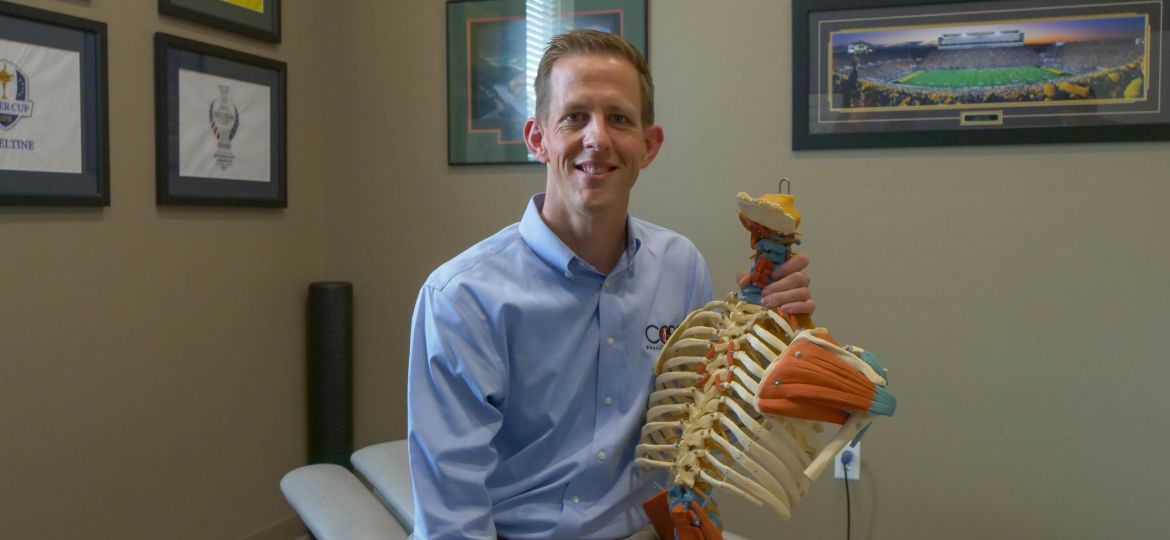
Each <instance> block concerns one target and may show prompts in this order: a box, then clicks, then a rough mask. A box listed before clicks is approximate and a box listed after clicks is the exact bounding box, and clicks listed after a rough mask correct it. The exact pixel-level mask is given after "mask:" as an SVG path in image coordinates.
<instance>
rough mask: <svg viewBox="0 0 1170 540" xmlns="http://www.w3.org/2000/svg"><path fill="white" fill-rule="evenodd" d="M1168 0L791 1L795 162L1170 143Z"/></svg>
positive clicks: (793, 144) (793, 143)
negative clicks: (973, 149) (861, 151)
mask: <svg viewBox="0 0 1170 540" xmlns="http://www.w3.org/2000/svg"><path fill="white" fill-rule="evenodd" d="M1167 1H1168V0H1120V1H1112V0H1108V1H1101V2H1097V1H1093V2H1089V1H1086V0H994V1H988V0H984V1H969V0H968V1H956V0H793V5H792V16H793V59H792V65H793V77H792V79H793V108H792V118H793V138H792V146H793V149H794V150H804V149H832V148H864V147H895V146H933V145H968V144H1021V143H1059V142H1102V141H1138V140H1167V139H1170V102H1166V101H1164V100H1166V99H1167V95H1166V94H1165V93H1164V92H1162V90H1163V89H1162V84H1163V81H1164V78H1165V75H1164V71H1165V70H1166V67H1167V65H1166V64H1167V60H1166V54H1167V52H1168V51H1166V43H1165V42H1166V38H1167V34H1166V28H1167V24H1168V19H1167V17H1168V13H1167V10H1166V8H1167V6H1166V2H1167Z"/></svg>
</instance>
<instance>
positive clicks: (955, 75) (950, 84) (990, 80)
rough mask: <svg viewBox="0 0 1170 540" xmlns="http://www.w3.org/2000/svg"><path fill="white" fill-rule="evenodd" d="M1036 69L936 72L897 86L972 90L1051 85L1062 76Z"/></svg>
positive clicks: (906, 79)
mask: <svg viewBox="0 0 1170 540" xmlns="http://www.w3.org/2000/svg"><path fill="white" fill-rule="evenodd" d="M1063 75H1064V73H1057V72H1054V71H1049V70H1046V69H1043V68H1039V67H1035V66H1019V67H1004V68H987V69H935V70H931V71H922V72H918V73H914V74H911V75H908V76H905V77H902V78H901V79H898V81H897V82H898V83H900V84H905V85H910V86H925V87H930V88H970V87H975V86H1002V85H1007V84H1026V83H1034V82H1041V81H1048V80H1052V79H1055V78H1057V77H1061V76H1063Z"/></svg>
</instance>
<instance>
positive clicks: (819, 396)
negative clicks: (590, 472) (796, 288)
mask: <svg viewBox="0 0 1170 540" xmlns="http://www.w3.org/2000/svg"><path fill="white" fill-rule="evenodd" d="M737 203H738V207H739V219H740V222H741V223H743V225H744V227H745V228H747V229H748V231H750V232H751V244H752V247H753V248H754V249H755V254H754V255H753V258H754V259H755V262H754V264H753V268H752V276H751V283H750V284H749V285H748V286H747V287H745V288H744V289H743V290H742V291H741V292H742V297H739V296H737V295H736V294H735V293H731V294H729V295H728V296H727V298H725V299H723V300H717V301H714V302H711V303H709V304H707V305H706V306H704V307H703V308H701V309H698V310H696V311H694V312H692V313H691V314H690V315H688V316H687V318H686V319H685V320H684V321H683V322H682V324H681V325H679V327H678V328H677V329H676V330H675V332H674V333H673V334H672V335H671V336H670V339H669V340H667V342H666V344H665V345H664V346H663V348H662V352H661V353H660V354H659V356H658V360H657V361H656V362H655V366H654V374H655V377H656V379H655V383H654V392H653V393H651V394H650V399H649V404H648V406H647V407H648V408H647V411H646V424H645V426H643V428H642V440H641V444H639V445H638V447H637V458H636V462H637V463H638V464H639V465H642V466H644V467H656V468H663V469H667V470H668V471H669V475H670V486H669V487H668V488H667V489H664V490H663V491H662V492H660V493H659V494H658V495H656V496H655V497H654V498H652V499H650V500H648V501H646V503H645V504H644V505H643V506H644V507H645V509H646V513H647V514H648V515H649V516H650V518H651V521H652V522H653V523H654V527H655V529H656V531H657V533H658V536H659V537H660V538H664V539H673V538H676V537H677V538H678V539H679V540H687V539H695V540H699V539H706V540H710V539H713V538H722V535H721V532H720V531H721V530H722V524H721V522H720V520H719V511H718V507H717V506H716V504H715V502H714V501H713V500H712V498H711V495H712V492H713V491H714V490H715V489H716V488H719V489H723V490H726V491H728V492H730V493H734V494H736V495H738V496H740V497H743V498H745V499H747V500H749V501H752V502H754V503H756V504H760V505H765V506H767V507H769V508H771V509H772V510H774V511H775V512H776V513H777V514H780V516H781V517H782V518H784V519H788V518H789V517H791V515H792V507H793V506H795V505H796V503H797V502H798V501H799V500H800V498H801V497H802V496H804V494H805V493H807V492H808V489H809V485H810V484H811V483H812V482H813V481H815V480H816V479H817V478H818V477H819V476H820V475H821V473H822V472H823V471H824V470H825V468H826V467H827V466H828V465H830V464H831V463H832V461H833V457H834V456H836V455H837V453H838V452H840V451H841V450H842V449H843V448H844V447H845V445H847V444H850V443H851V441H856V440H857V439H860V437H861V435H862V434H863V433H864V430H865V429H867V427H868V426H869V424H870V423H871V422H872V421H873V420H874V419H875V418H876V417H877V416H890V415H892V414H893V413H894V408H895V405H896V402H895V400H894V396H893V395H891V394H890V393H889V392H888V391H887V390H886V389H885V386H886V369H885V368H884V367H882V366H881V364H879V363H878V362H877V360H876V359H875V358H874V357H873V356H872V355H871V354H869V353H868V352H865V351H863V350H862V349H861V348H859V347H854V346H851V345H841V344H840V343H838V342H837V340H835V339H834V338H833V337H832V336H831V335H830V334H829V332H828V331H827V330H825V329H824V328H816V327H815V326H813V324H812V320H811V319H810V318H809V317H808V316H807V315H802V316H792V315H786V314H784V313H782V312H780V311H779V309H768V308H765V307H763V306H761V305H760V304H759V302H760V292H761V290H762V289H763V288H764V287H765V286H766V285H767V284H768V283H769V280H770V279H771V272H772V268H773V266H775V265H778V264H781V263H783V262H784V261H785V260H787V259H788V258H790V257H791V256H792V246H793V245H795V244H798V243H799V240H798V236H799V235H798V234H797V227H799V225H800V214H799V213H798V212H797V211H796V209H795V208H794V207H793V198H792V196H791V195H788V194H781V193H773V194H767V195H764V196H762V197H760V198H754V197H751V196H750V195H748V194H746V193H740V194H739V195H738V196H737ZM826 422H827V423H833V424H839V425H841V427H840V429H839V430H838V432H837V434H836V435H835V436H834V437H833V438H832V439H831V440H830V441H829V442H828V443H822V438H821V436H820V433H821V432H822V430H823V427H822V426H823V423H826ZM676 535H677V536H676Z"/></svg>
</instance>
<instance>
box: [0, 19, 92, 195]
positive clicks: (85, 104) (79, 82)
mask: <svg viewBox="0 0 1170 540" xmlns="http://www.w3.org/2000/svg"><path fill="white" fill-rule="evenodd" d="M106 54H107V47H106V24H105V23H102V22H97V21H91V20H88V19H81V18H77V17H71V16H68V15H62V14H60V13H56V12H52V11H44V10H40V9H35V8H30V7H27V6H21V5H17V4H11V3H8V2H0V204H3V205H32V206H109V204H110V143H109V140H110V137H109V104H108V103H109V101H108V100H109V94H108V91H107V90H108V86H107V84H108V82H107V73H108V72H107V67H106V66H107V63H106V60H107V57H106Z"/></svg>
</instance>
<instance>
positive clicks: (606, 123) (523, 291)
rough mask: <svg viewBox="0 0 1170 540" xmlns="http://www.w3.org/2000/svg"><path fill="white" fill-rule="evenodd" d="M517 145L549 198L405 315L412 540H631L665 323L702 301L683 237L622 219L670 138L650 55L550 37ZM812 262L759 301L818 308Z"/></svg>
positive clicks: (448, 270) (533, 204)
mask: <svg viewBox="0 0 1170 540" xmlns="http://www.w3.org/2000/svg"><path fill="white" fill-rule="evenodd" d="M524 137H525V141H526V143H527V145H528V149H529V151H530V152H531V153H532V154H533V155H534V156H536V158H537V160H539V161H540V162H541V163H543V164H545V166H546V181H545V192H544V193H541V194H537V195H535V196H534V197H532V199H531V200H529V202H528V206H527V209H526V210H525V212H524V215H523V217H522V218H521V220H520V222H519V223H516V224H513V225H510V226H508V227H506V228H504V229H503V230H501V231H500V232H498V233H496V234H494V235H492V236H491V237H489V238H487V239H485V240H483V241H481V242H480V243H478V244H476V245H474V246H472V247H471V248H469V249H468V250H467V251H465V252H463V253H462V254H460V255H458V256H457V257H455V258H454V259H452V260H450V261H448V262H447V263H445V264H443V265H442V266H440V267H439V268H438V269H436V270H435V271H434V273H432V274H431V276H430V277H429V278H428V279H427V281H426V283H425V284H424V285H423V287H422V290H421V291H420V292H419V298H418V302H417V304H416V305H415V313H414V321H413V325H414V326H413V329H412V332H411V348H410V375H409V386H408V390H407V401H408V409H409V413H408V415H409V428H408V429H409V434H408V439H409V448H410V469H411V478H412V481H413V489H414V501H415V537H416V538H425V539H432V538H484V539H494V538H497V537H505V538H541V539H545V538H624V537H627V536H629V535H631V534H634V533H636V532H638V531H639V530H643V529H645V527H646V524H647V520H646V518H645V516H644V515H643V513H642V509H641V502H642V501H643V500H644V499H646V498H648V497H650V496H651V495H653V493H654V492H655V491H656V486H655V483H656V482H657V483H662V482H663V481H664V480H665V477H664V476H658V475H659V474H660V473H659V472H651V471H642V470H639V469H638V468H637V467H635V466H634V464H633V461H634V446H635V445H636V444H637V442H638V438H639V431H640V428H641V426H642V422H643V415H644V413H645V406H646V400H647V397H648V395H649V392H650V389H651V385H652V373H651V368H652V365H653V360H654V358H655V357H656V356H657V354H658V350H659V348H660V347H661V341H662V338H664V337H665V333H664V332H663V331H661V330H660V329H661V328H663V327H667V328H671V327H673V326H674V325H677V324H678V323H679V322H680V321H682V319H683V318H684V317H685V316H686V314H687V313H689V312H690V311H692V310H694V309H696V308H698V307H701V306H702V305H703V304H705V303H706V302H708V301H709V300H711V299H712V296H713V294H712V288H711V279H710V276H709V274H708V271H707V266H706V263H705V262H704V261H703V258H702V256H701V255H700V254H699V252H698V251H697V250H696V249H695V247H694V245H693V244H692V243H691V242H690V241H689V240H687V239H686V238H684V237H682V236H680V235H678V234H676V233H674V232H671V231H669V230H667V229H664V228H662V227H658V226H656V225H653V224H650V223H647V222H645V221H642V220H639V219H637V218H634V217H631V216H629V215H628V213H627V211H628V208H629V200H630V193H631V191H632V189H633V187H634V184H635V183H636V181H637V179H638V174H639V172H640V171H641V170H642V169H643V168H645V167H646V166H648V165H650V163H651V162H652V161H654V158H655V156H657V155H658V150H659V149H660V148H661V146H662V143H663V131H662V127H660V126H658V125H656V124H654V85H653V82H652V80H651V78H650V73H649V70H648V69H647V67H646V62H645V60H644V59H643V58H642V56H641V55H640V54H639V53H638V51H637V50H636V49H634V47H633V46H632V45H630V44H629V43H628V42H626V41H625V40H623V39H622V38H620V37H617V36H614V35H612V34H606V33H602V32H596V31H592V30H578V31H573V32H569V33H567V34H563V35H560V36H557V37H556V38H554V39H553V40H552V41H551V42H550V43H549V46H548V48H547V49H546V50H545V54H544V57H543V58H542V59H541V62H540V67H539V71H538V73H537V79H536V116H535V117H534V118H530V119H529V120H528V121H527V123H526V124H525V126H524ZM807 263H808V260H807V258H805V257H803V256H799V257H796V258H793V259H792V260H790V261H788V262H786V263H785V264H784V265H780V266H778V267H777V269H776V270H775V271H774V273H773V274H774V276H776V277H782V278H783V279H779V280H778V281H776V282H775V283H773V284H772V285H769V287H768V288H766V289H765V290H764V295H763V296H764V303H765V305H769V306H781V309H783V310H785V311H788V312H790V313H809V312H811V311H812V310H813V309H814V307H815V304H814V303H813V301H812V300H811V299H810V298H809V292H808V288H807V284H808V279H807V278H806V277H805V275H804V273H803V272H802V270H803V268H804V267H805V265H807ZM742 279H743V277H742V276H741V280H742ZM651 327H653V328H654V329H656V330H655V331H654V332H650V331H648V330H647V329H648V328H651ZM641 534H650V535H652V533H649V532H648V531H645V530H643V532H642V533H641ZM650 537H652V536H650Z"/></svg>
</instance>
